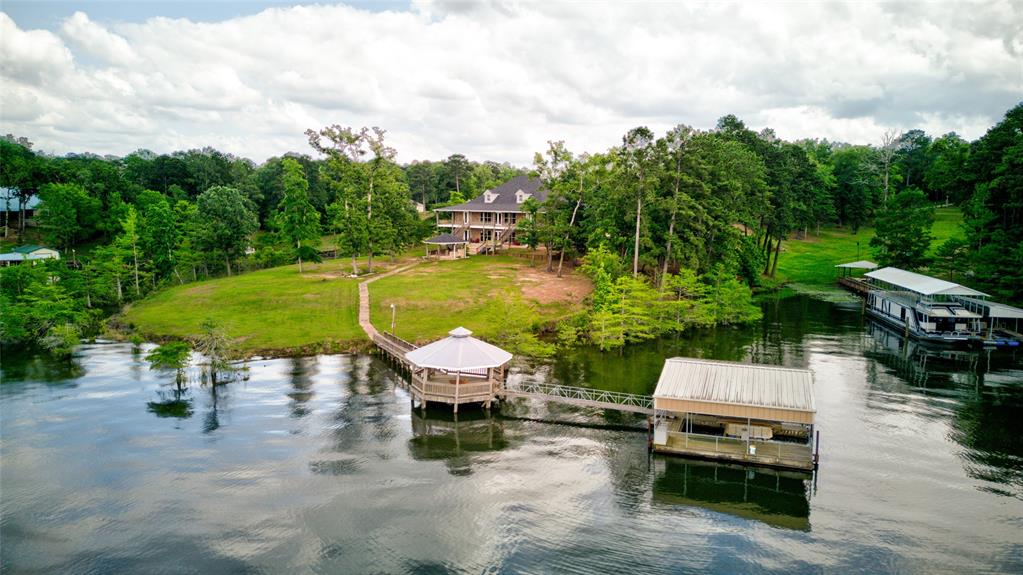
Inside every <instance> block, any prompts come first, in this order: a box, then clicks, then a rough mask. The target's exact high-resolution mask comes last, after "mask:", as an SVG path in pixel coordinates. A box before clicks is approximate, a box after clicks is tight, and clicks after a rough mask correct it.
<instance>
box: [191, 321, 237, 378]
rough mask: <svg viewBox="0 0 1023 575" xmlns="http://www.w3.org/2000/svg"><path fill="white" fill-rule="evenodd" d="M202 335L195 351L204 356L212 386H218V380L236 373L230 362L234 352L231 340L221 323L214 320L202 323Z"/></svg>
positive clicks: (197, 341) (196, 343)
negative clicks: (222, 376)
mask: <svg viewBox="0 0 1023 575" xmlns="http://www.w3.org/2000/svg"><path fill="white" fill-rule="evenodd" d="M201 329H202V333H201V334H200V335H199V338H198V339H197V340H196V342H195V350H196V351H197V352H199V353H200V354H202V355H203V358H204V363H203V365H204V366H205V367H206V374H207V376H208V377H209V381H210V384H211V385H212V386H214V387H216V385H217V379H218V377H220V376H221V375H226V374H229V373H231V372H233V371H234V367H233V366H232V365H231V363H230V362H229V361H228V358H229V357H230V356H231V354H232V352H233V346H232V345H231V340H230V338H228V337H227V332H225V331H224V329H223V328H222V327H221V326H220V324H219V323H217V322H216V321H214V320H212V319H207V320H205V321H204V322H202V326H201Z"/></svg>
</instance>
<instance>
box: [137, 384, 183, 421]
mask: <svg viewBox="0 0 1023 575" xmlns="http://www.w3.org/2000/svg"><path fill="white" fill-rule="evenodd" d="M156 394H157V396H159V398H160V400H159V401H150V402H149V403H147V404H146V409H147V410H148V411H149V413H152V414H154V415H156V416H157V417H175V418H178V419H188V418H189V417H192V413H193V412H192V399H191V398H190V397H188V395H189V391H188V389H187V388H181V387H175V388H174V389H171V390H162V389H161V390H157V392H156Z"/></svg>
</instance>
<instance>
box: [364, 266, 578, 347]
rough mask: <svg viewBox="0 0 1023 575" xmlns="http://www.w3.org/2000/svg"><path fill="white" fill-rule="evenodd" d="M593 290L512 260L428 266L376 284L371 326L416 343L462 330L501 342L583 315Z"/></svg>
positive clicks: (372, 287)
mask: <svg viewBox="0 0 1023 575" xmlns="http://www.w3.org/2000/svg"><path fill="white" fill-rule="evenodd" d="M591 289H592V287H591V285H590V282H589V280H588V279H586V278H585V277H583V276H582V275H581V274H578V273H573V272H568V273H566V274H564V277H562V278H558V277H556V276H555V275H554V274H548V273H546V272H544V271H543V267H542V262H540V261H537V263H536V267H531V266H530V265H529V262H528V260H526V259H525V258H521V257H515V256H511V255H498V256H476V257H472V258H468V259H462V260H455V261H442V262H428V263H423V264H420V265H418V266H417V267H415V268H413V269H411V270H409V271H406V272H404V273H401V274H398V275H393V276H390V277H386V278H383V279H381V280H379V281H377V282H374V283H372V284H370V286H369V292H370V303H371V305H372V307H371V310H370V319H371V321H372V322H373V325H374V326H376V328H377V329H379V330H381V331H389V330H390V326H391V304H392V303H393V304H394V305H395V308H396V309H395V318H396V319H395V334H396V335H398V337H401V338H403V339H407V340H409V341H414V342H428V341H432V340H435V339H437V338H440V337H442V336H444V335H446V334H447V332H449V331H451V330H452V329H454V328H456V327H458V326H460V325H461V326H464V327H466V328H468V329H470V330H472V331H473V332H474V333H475V334H476V335H479V336H482V337H485V338H493V337H495V336H496V334H497V332H498V331H500V330H508V329H512V328H513V326H516V325H518V326H525V327H526V329H527V330H528V329H529V328H531V327H539V326H541V325H546V324H550V323H551V322H554V321H557V320H558V319H561V318H564V317H566V316H569V315H572V314H574V313H578V312H580V311H582V310H583V308H584V305H583V299H584V298H585V297H586V296H587V295H588V294H589V293H590V291H591Z"/></svg>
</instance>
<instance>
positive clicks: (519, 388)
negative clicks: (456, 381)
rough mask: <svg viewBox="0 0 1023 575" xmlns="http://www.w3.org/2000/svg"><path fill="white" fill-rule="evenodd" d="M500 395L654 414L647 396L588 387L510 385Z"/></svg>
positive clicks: (551, 384) (547, 384) (652, 399)
mask: <svg viewBox="0 0 1023 575" xmlns="http://www.w3.org/2000/svg"><path fill="white" fill-rule="evenodd" d="M499 393H503V394H504V395H506V396H509V397H534V398H536V399H542V400H546V401H557V402H560V403H569V404H575V405H582V406H587V407H597V408H603V409H616V410H618V411H630V412H633V413H644V414H650V415H652V414H653V412H654V398H653V397H651V396H649V395H639V394H635V393H622V392H620V391H605V390H602V389H592V388H588V387H572V386H568V385H558V384H553V383H534V382H515V383H511V382H509V383H506V384H505V386H504V389H503V390H502V392H499Z"/></svg>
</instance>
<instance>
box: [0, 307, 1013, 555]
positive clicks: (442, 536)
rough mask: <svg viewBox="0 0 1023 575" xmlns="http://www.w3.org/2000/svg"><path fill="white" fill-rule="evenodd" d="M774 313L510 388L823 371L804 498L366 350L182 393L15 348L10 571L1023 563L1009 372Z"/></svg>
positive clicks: (104, 359)
mask: <svg viewBox="0 0 1023 575" xmlns="http://www.w3.org/2000/svg"><path fill="white" fill-rule="evenodd" d="M761 305H762V307H763V309H764V313H765V318H766V319H765V321H764V322H761V323H759V324H757V325H753V326H748V327H743V328H725V329H720V330H704V331H699V332H694V333H692V334H686V335H685V336H684V337H680V338H677V339H666V340H661V341H656V342H651V343H649V344H647V345H644V346H637V347H635V348H630V349H629V350H626V351H625V352H624V353H622V354H621V355H615V354H608V355H605V354H600V353H599V352H593V351H592V350H579V351H578V352H577V353H576V352H573V353H567V354H564V356H563V357H559V358H558V359H556V360H555V361H553V362H551V363H544V364H539V365H531V364H519V365H518V366H517V367H516V370H517V374H518V376H520V377H537V378H545V379H548V380H552V381H557V380H559V379H561V380H563V381H564V382H565V383H573V384H576V385H589V386H593V387H603V388H607V389H621V390H625V391H634V392H639V393H648V392H650V391H652V389H653V386H654V385H655V383H656V380H657V375H658V373H659V371H660V368H661V366H662V364H663V359H664V357H666V356H671V355H691V356H697V357H718V358H722V359H738V360H756V361H764V362H772V363H784V364H786V365H793V366H800V367H809V368H811V369H813V370H814V371H815V373H816V374H817V390H818V396H817V398H818V409H819V421H820V424H821V427H822V429H823V430H824V437H825V439H824V446H825V447H824V453H823V455H824V456H825V458H824V467H823V468H822V473H821V474H820V475H819V476H818V478H817V481H818V483H817V484H816V486H815V487H816V488H815V489H813V491H812V493H808V490H810V489H811V487H810V486H809V483H808V481H807V479H805V478H804V477H799V476H793V475H791V474H784V473H775V472H771V471H768V470H760V469H754V470H750V469H744V468H739V467H730V466H727V465H720V464H714V463H710V462H700V461H690V460H684V459H676V458H665V457H650V456H649V455H648V452H647V450H646V438H645V435H644V434H643V433H642V432H641V433H636V432H635V431H631V430H630V429H632V428H633V427H634V426H635V423H636V422H638V423H642V418H639V419H637V420H635V421H629V420H627V419H625V420H616V419H614V416H611V415H609V412H607V413H606V412H602V411H599V410H588V409H582V408H572V407H565V406H560V407H559V406H557V405H555V404H544V403H542V402H531V403H525V404H523V405H519V404H514V405H503V406H501V409H500V410H494V413H493V415H492V417H491V418H487V417H486V414H485V413H484V412H483V411H472V412H469V411H466V412H463V413H460V414H459V416H458V419H457V420H456V419H455V418H454V416H453V415H452V414H451V413H450V411H444V410H440V409H438V410H437V411H433V410H429V411H427V413H426V414H425V416H424V415H423V414H422V413H420V412H419V411H416V412H414V413H413V412H412V411H411V410H410V409H409V397H408V394H407V393H406V392H405V391H404V390H403V389H402V388H401V386H400V385H398V375H397V374H396V373H395V372H394V371H393V370H391V369H389V368H388V367H387V366H386V365H385V364H384V363H382V362H381V361H379V360H377V359H375V358H373V357H369V356H361V355H338V356H321V357H317V358H305V359H300V360H292V359H268V360H261V361H253V362H250V366H251V372H250V373H251V378H250V379H249V380H248V381H234V382H231V383H228V384H226V385H221V386H217V388H215V389H214V388H211V387H209V386H205V387H204V386H200V385H199V384H198V381H197V380H196V383H194V384H193V385H192V386H191V387H189V388H188V389H187V390H182V391H181V392H180V393H176V392H175V391H174V390H173V389H172V387H171V385H170V383H171V381H172V378H171V377H170V375H169V374H163V373H159V372H153V371H151V370H149V369H148V365H147V364H146V363H145V361H144V360H143V359H142V358H141V357H139V356H132V355H131V353H130V349H129V348H128V346H125V345H94V346H82V347H81V348H80V349H79V350H78V351H77V352H76V358H75V361H76V362H77V367H75V368H74V369H72V370H71V371H68V372H67V376H66V379H61V378H60V377H53V374H56V373H59V370H61V369H66V367H65V366H66V364H64V363H62V362H52V361H49V360H45V359H43V360H39V359H33V358H31V357H26V358H23V359H20V360H12V359H11V356H8V355H4V357H3V365H2V370H3V374H2V376H3V378H4V385H3V386H0V395H2V401H0V426H2V428H0V431H2V441H0V460H2V462H3V467H2V473H3V491H2V492H0V516H2V517H3V521H0V571H2V572H8V571H9V572H12V573H13V572H40V573H63V572H97V573H100V572H159V571H166V570H168V569H171V570H174V569H176V568H177V567H176V566H177V565H180V561H181V558H182V557H187V561H188V567H189V568H190V569H192V570H195V571H199V572H210V573H215V572H267V573H270V572H323V573H327V572H339V573H365V572H388V573H391V572H413V571H417V570H418V571H437V572H439V571H450V572H454V571H458V572H476V573H478V572H484V571H488V572H559V573H561V572H642V573H647V572H649V573H655V572H657V573H683V572H713V573H736V572H763V571H775V572H785V573H793V572H821V571H828V572H881V571H893V570H898V571H900V572H907V573H916V572H919V573H928V572H982V571H997V572H1023V562H1021V561H1023V559H1021V558H1023V553H1021V550H1023V545H1021V540H1020V537H1019V526H1020V517H1023V497H1021V493H1023V486H1021V484H1023V479H1021V478H1023V467H1021V463H1020V462H1021V461H1023V446H1021V444H1020V442H1021V438H1023V428H1021V426H1023V405H1021V403H1023V399H1021V394H1023V391H1021V388H1023V384H1021V381H1023V372H1021V370H1020V357H1019V356H1018V355H1011V354H1009V355H1007V354H1004V353H999V352H995V353H992V354H987V353H981V354H979V355H975V356H969V355H965V356H963V355H948V354H941V353H927V352H923V355H921V352H918V351H915V350H913V349H910V348H909V347H907V346H905V345H902V346H901V347H900V345H899V343H898V342H895V341H893V340H891V341H887V342H886V341H885V340H884V338H883V337H882V336H881V335H880V333H878V334H877V337H876V338H875V337H874V334H873V332H871V331H870V330H869V327H868V328H867V330H866V331H865V328H864V325H866V324H864V323H863V318H862V314H861V313H860V309H859V307H858V306H856V305H851V306H850V305H845V304H843V305H834V304H831V303H828V302H820V301H814V300H810V299H809V298H803V297H794V298H768V299H765V300H762V302H761ZM33 361H34V362H36V365H35V367H33V366H32V365H31V364H32V362H33ZM47 374H50V375H49V376H48V375H47ZM48 377H49V378H50V379H47V378H48ZM178 401H181V402H190V403H189V405H188V407H184V406H183V405H182V404H180V403H176V402H178ZM189 412H191V414H192V416H191V417H187V416H186V414H188V413H189ZM552 420H557V421H569V422H576V423H578V424H577V425H562V424H551V423H548V421H552ZM609 423H611V424H614V425H608V424H609ZM618 423H621V425H617V424H618ZM594 424H596V426H594ZM644 429H645V428H644ZM811 515H812V522H811ZM168 565H169V566H170V567H168Z"/></svg>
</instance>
